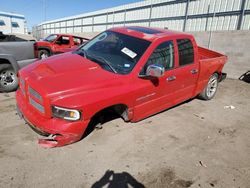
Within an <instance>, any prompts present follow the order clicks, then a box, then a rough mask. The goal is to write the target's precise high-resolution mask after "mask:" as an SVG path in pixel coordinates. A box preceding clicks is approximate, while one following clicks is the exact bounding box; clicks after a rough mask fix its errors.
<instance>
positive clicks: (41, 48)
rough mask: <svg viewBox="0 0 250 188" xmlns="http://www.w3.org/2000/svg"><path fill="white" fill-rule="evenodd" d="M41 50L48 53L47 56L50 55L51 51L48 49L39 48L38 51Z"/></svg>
mask: <svg viewBox="0 0 250 188" xmlns="http://www.w3.org/2000/svg"><path fill="white" fill-rule="evenodd" d="M41 50H46V51H47V52H49V55H50V54H51V50H50V49H48V48H39V49H38V51H41Z"/></svg>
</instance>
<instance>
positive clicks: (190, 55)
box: [177, 39, 194, 66]
mask: <svg viewBox="0 0 250 188" xmlns="http://www.w3.org/2000/svg"><path fill="white" fill-rule="evenodd" d="M177 45H178V50H179V65H180V66H184V65H188V64H192V63H194V48H193V44H192V42H191V41H190V40H189V39H178V40H177Z"/></svg>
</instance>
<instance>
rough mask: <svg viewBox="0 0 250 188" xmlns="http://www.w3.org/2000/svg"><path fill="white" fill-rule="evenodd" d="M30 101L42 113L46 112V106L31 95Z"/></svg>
mask: <svg viewBox="0 0 250 188" xmlns="http://www.w3.org/2000/svg"><path fill="white" fill-rule="evenodd" d="M29 101H30V104H31V105H32V106H33V107H34V108H36V109H37V110H38V111H39V112H41V113H44V112H45V110H44V107H43V106H42V105H41V104H39V103H38V102H36V101H35V100H33V99H32V98H31V97H29Z"/></svg>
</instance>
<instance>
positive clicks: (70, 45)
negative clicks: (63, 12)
mask: <svg viewBox="0 0 250 188" xmlns="http://www.w3.org/2000/svg"><path fill="white" fill-rule="evenodd" d="M88 40H89V39H87V38H83V37H78V36H73V35H66V34H52V35H49V36H48V37H46V38H45V39H43V40H42V41H38V42H36V43H35V44H34V47H35V53H36V56H37V58H39V59H43V58H47V57H49V56H51V55H53V54H59V53H64V52H68V51H73V50H75V49H76V48H77V47H78V46H79V45H81V44H83V43H85V42H86V41H88Z"/></svg>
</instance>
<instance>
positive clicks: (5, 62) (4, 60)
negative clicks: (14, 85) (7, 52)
mask: <svg viewBox="0 0 250 188" xmlns="http://www.w3.org/2000/svg"><path fill="white" fill-rule="evenodd" d="M1 64H11V63H10V62H9V60H7V59H2V58H0V65H1Z"/></svg>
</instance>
